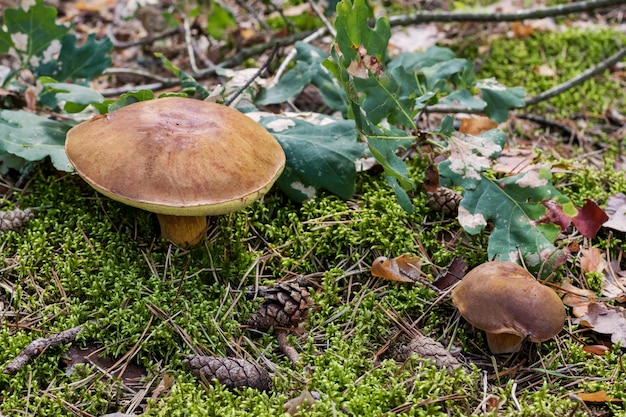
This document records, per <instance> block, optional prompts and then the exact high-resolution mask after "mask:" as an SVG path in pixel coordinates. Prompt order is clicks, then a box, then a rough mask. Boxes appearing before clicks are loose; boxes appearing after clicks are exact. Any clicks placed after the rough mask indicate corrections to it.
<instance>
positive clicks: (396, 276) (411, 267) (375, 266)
mask: <svg viewBox="0 0 626 417" xmlns="http://www.w3.org/2000/svg"><path fill="white" fill-rule="evenodd" d="M421 270H422V258H419V257H414V256H409V255H406V254H404V255H400V256H398V257H397V258H393V259H389V258H387V257H385V256H379V257H378V258H376V259H375V260H374V262H373V263H372V275H374V276H375V277H379V278H384V279H387V280H390V281H397V282H409V283H415V282H416V281H418V280H419V278H420V274H421Z"/></svg>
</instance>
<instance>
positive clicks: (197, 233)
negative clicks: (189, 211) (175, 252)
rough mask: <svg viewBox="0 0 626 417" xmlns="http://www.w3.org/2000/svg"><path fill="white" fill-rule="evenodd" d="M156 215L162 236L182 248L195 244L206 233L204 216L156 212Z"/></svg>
mask: <svg viewBox="0 0 626 417" xmlns="http://www.w3.org/2000/svg"><path fill="white" fill-rule="evenodd" d="M157 217H158V219H159V225H160V226H161V235H162V236H163V238H165V239H168V240H169V241H171V242H172V243H174V244H176V245H178V246H181V247H183V248H187V247H190V246H194V245H197V244H198V243H200V242H201V241H202V239H203V238H204V236H205V234H206V230H207V220H206V216H172V215H169V214H157Z"/></svg>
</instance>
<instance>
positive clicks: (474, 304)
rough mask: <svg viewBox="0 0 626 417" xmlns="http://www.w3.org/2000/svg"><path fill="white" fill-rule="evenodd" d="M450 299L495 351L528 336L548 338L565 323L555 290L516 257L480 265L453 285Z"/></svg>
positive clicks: (511, 347)
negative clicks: (533, 274)
mask: <svg viewBox="0 0 626 417" xmlns="http://www.w3.org/2000/svg"><path fill="white" fill-rule="evenodd" d="M452 301H453V303H454V304H455V305H456V306H457V308H458V309H459V311H460V313H461V316H463V318H464V319H465V320H467V321H468V322H469V323H470V324H471V325H473V326H474V327H476V328H478V329H480V330H484V331H485V332H487V336H488V338H487V340H488V343H489V348H490V349H491V351H492V352H493V353H496V354H497V353H508V352H515V351H517V350H518V349H519V345H520V344H521V341H522V340H523V339H525V338H527V339H528V340H530V341H532V342H543V341H545V340H548V339H550V338H552V337H554V336H555V335H556V334H558V333H559V331H561V329H562V328H563V325H564V323H565V307H564V305H563V302H562V301H561V299H560V298H559V296H558V295H557V294H556V292H554V290H552V289H551V288H549V287H547V286H545V285H542V284H540V283H539V282H538V281H537V280H536V279H535V278H533V276H532V275H530V273H529V272H528V271H526V269H524V268H522V267H521V266H519V265H518V264H516V263H513V262H500V261H494V262H486V263H484V264H482V265H479V266H477V267H476V268H474V269H473V270H471V271H470V272H469V273H468V274H467V275H466V276H465V277H463V279H462V280H461V282H460V283H459V284H458V285H457V286H456V287H455V288H454V289H453V290H452ZM494 335H495V336H494ZM497 335H502V336H500V337H498V336H497Z"/></svg>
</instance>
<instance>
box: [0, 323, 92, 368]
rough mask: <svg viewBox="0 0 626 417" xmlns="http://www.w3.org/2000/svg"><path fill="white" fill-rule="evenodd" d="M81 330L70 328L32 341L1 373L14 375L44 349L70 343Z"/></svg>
mask: <svg viewBox="0 0 626 417" xmlns="http://www.w3.org/2000/svg"><path fill="white" fill-rule="evenodd" d="M82 329H83V325H82V324H81V325H80V326H76V327H72V328H71V329H67V330H63V331H62V332H60V333H57V334H55V335H53V336H50V337H42V338H40V339H36V340H33V341H32V342H31V343H30V344H29V345H28V346H26V347H25V348H24V350H22V352H20V354H19V355H17V356H16V357H15V359H13V360H12V361H11V362H9V364H8V365H7V366H5V367H4V369H3V370H2V372H3V373H5V374H9V375H14V374H16V373H17V371H19V370H20V369H22V368H23V367H24V366H26V364H27V363H28V361H30V360H31V359H32V358H34V357H36V356H39V355H41V354H42V353H43V352H44V351H45V350H46V349H48V348H49V347H53V346H59V345H63V344H65V343H71V342H73V341H74V340H76V336H78V333H80V331H81V330H82Z"/></svg>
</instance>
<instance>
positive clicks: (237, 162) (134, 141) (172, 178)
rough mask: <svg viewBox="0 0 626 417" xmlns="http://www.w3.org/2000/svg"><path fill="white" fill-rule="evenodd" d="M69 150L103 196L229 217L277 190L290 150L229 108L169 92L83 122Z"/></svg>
mask: <svg viewBox="0 0 626 417" xmlns="http://www.w3.org/2000/svg"><path fill="white" fill-rule="evenodd" d="M65 151H66V153H67V156H68V158H69V160H70V162H71V163H72V165H74V168H75V169H76V171H77V172H78V174H79V175H80V176H81V177H82V178H83V179H85V181H87V182H88V183H89V184H90V185H91V186H92V187H93V188H95V189H96V190H98V191H99V192H101V193H102V194H104V195H106V196H108V197H110V198H112V199H114V200H117V201H121V202H123V203H125V204H128V205H130V206H134V207H138V208H141V209H144V210H148V211H151V212H154V213H161V214H168V215H176V216H206V215H215V214H224V213H228V212H232V211H235V210H238V209H240V208H242V207H245V206H247V205H248V204H251V203H252V202H254V201H255V200H257V199H258V198H260V197H261V196H262V195H263V194H265V193H266V192H267V191H269V189H270V188H271V187H272V185H273V184H274V182H275V181H276V180H277V179H278V177H279V176H280V174H281V173H282V171H283V168H284V166H285V153H284V152H283V149H282V147H281V146H280V144H279V143H278V142H277V141H276V139H274V137H273V136H272V135H271V134H270V133H269V132H268V131H267V130H265V129H264V128H263V127H262V126H261V125H259V124H258V123H256V122H255V121H253V120H252V119H250V118H249V117H247V116H245V115H244V114H242V113H240V112H239V111H237V110H235V109H232V108H230V107H227V106H223V105H220V104H215V103H208V102H204V101H199V100H194V99H188V98H179V97H169V98H161V99H158V100H150V101H142V102H138V103H134V104H131V105H128V106H126V107H123V108H121V109H119V110H116V111H113V112H111V113H109V114H105V115H99V116H96V117H94V118H92V119H91V120H89V121H86V122H83V123H81V124H79V125H77V126H75V127H73V128H72V129H70V130H69V132H68V133H67V140H66V142H65Z"/></svg>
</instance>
